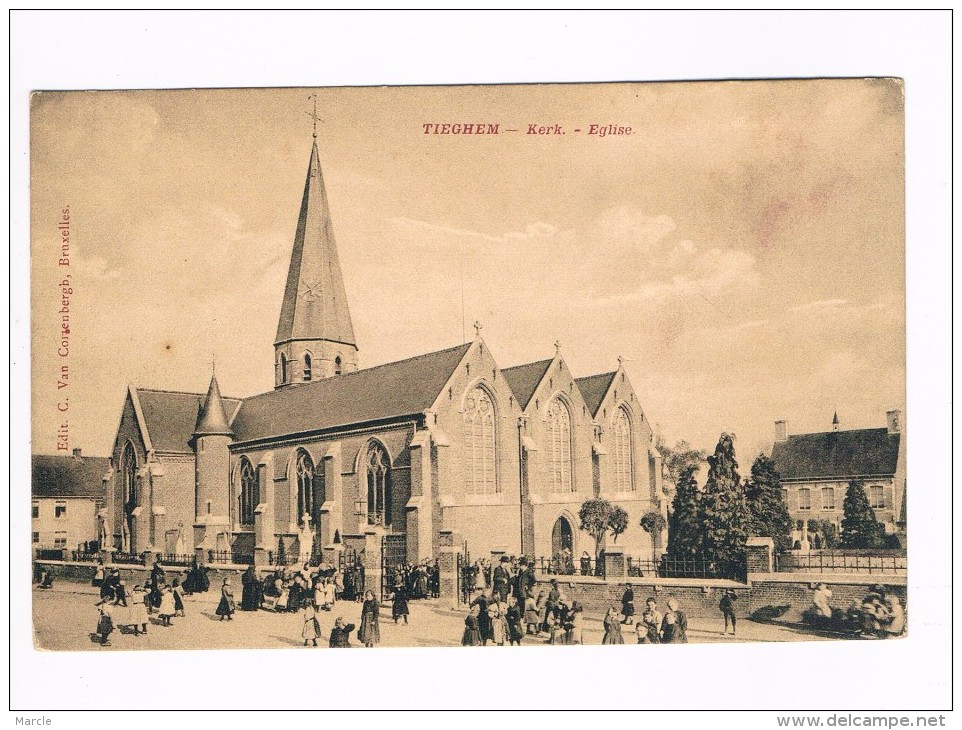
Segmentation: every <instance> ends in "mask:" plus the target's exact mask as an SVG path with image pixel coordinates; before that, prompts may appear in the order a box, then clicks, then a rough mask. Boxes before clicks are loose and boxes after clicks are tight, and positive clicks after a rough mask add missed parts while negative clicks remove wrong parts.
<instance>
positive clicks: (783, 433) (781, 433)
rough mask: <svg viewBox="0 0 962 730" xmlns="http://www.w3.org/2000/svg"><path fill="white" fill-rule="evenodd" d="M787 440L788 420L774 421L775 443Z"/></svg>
mask: <svg viewBox="0 0 962 730" xmlns="http://www.w3.org/2000/svg"><path fill="white" fill-rule="evenodd" d="M779 441H788V421H775V443H778V442H779Z"/></svg>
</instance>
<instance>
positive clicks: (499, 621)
mask: <svg viewBox="0 0 962 730" xmlns="http://www.w3.org/2000/svg"><path fill="white" fill-rule="evenodd" d="M488 616H489V617H490V620H491V640H492V641H494V644H495V646H504V641H505V639H506V638H507V637H508V624H507V622H505V620H504V616H503V615H502V613H501V606H500V605H499V604H497V603H492V604H491V606H490V607H489V608H488Z"/></svg>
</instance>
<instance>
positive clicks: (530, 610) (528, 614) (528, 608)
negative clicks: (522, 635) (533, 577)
mask: <svg viewBox="0 0 962 730" xmlns="http://www.w3.org/2000/svg"><path fill="white" fill-rule="evenodd" d="M524 621H525V623H526V624H527V625H528V628H527V632H528V633H529V634H534V635H535V636H537V635H538V624H540V623H541V620H540V619H539V618H538V604H537V603H535V600H534V597H533V596H531V595H529V596H528V597H527V598H525V599H524Z"/></svg>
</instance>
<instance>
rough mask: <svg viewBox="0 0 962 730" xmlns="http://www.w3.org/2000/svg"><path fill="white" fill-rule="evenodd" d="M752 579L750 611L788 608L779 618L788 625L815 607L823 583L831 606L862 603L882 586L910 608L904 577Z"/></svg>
mask: <svg viewBox="0 0 962 730" xmlns="http://www.w3.org/2000/svg"><path fill="white" fill-rule="evenodd" d="M749 579H750V584H751V592H750V594H749V595H750V609H751V611H750V612H754V611H757V610H760V609H771V608H782V607H785V606H787V607H788V608H787V609H786V610H785V612H784V613H782V614H781V615H780V616H779V617H778V618H779V620H780V621H787V622H798V621H801V620H802V611H804V610H805V609H807V608H808V607H809V606H811V605H812V591H813V590H814V588H815V586H816V585H817V584H818V583H824V584H825V585H826V586H827V587H828V589H829V590H830V591H831V592H832V598H831V599H830V600H829V604H830V605H831V606H832V607H833V608H840V609H842V610H844V609H846V608H848V606H849V605H851V604H852V603H853V602H855V603H856V604H861V602H862V599H863V598H864V597H865V594H867V593H868V592H869V591H870V590H871V588H872V586H874V585H881V586H883V587H884V588H885V590H886V592H887V593H889V594H892V595H895V596H898V598H899V600H901V602H902V605H903V606H906V605H907V598H908V593H907V590H906V578H905V576H904V575H902V576H898V575H888V576H879V575H864V574H861V575H859V574H849V575H839V574H824V573H770V574H764V575H763V576H757V577H756V576H749Z"/></svg>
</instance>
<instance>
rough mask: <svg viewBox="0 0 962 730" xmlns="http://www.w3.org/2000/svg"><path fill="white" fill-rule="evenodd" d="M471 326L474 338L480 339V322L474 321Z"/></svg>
mask: <svg viewBox="0 0 962 730" xmlns="http://www.w3.org/2000/svg"><path fill="white" fill-rule="evenodd" d="M472 326H473V327H474V336H475V338H478V337H480V336H481V327H482V326H483V325H482V324H481V322H480V321H479V320H474V324H473V325H472Z"/></svg>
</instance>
